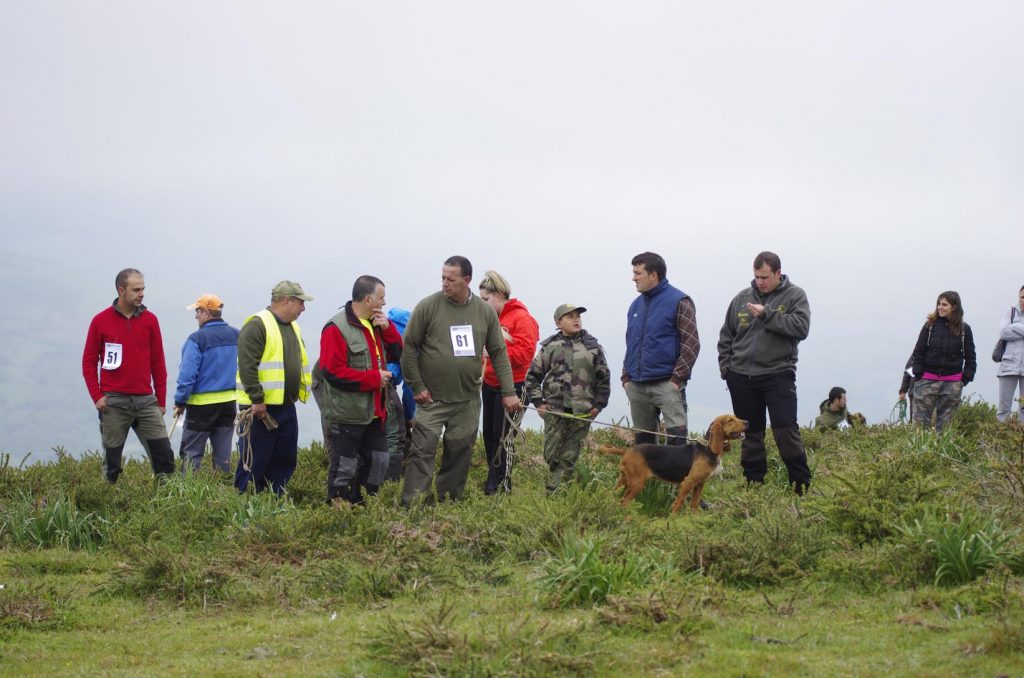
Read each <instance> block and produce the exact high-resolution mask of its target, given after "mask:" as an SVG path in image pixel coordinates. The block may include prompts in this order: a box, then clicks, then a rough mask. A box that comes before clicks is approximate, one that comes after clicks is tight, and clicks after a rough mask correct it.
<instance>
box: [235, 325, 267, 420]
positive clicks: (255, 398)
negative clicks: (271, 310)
mask: <svg viewBox="0 0 1024 678" xmlns="http://www.w3.org/2000/svg"><path fill="white" fill-rule="evenodd" d="M266 344H267V328H266V327H264V325H263V321H262V320H260V319H259V317H255V316H254V317H253V318H250V319H249V322H247V323H245V325H244V326H243V327H242V331H241V332H239V334H238V379H239V381H241V382H242V388H244V389H245V393H246V395H248V396H249V400H250V401H251V402H253V403H254V404H262V403H263V385H262V384H261V383H260V360H261V359H262V358H263V349H264V348H265V347H266Z"/></svg>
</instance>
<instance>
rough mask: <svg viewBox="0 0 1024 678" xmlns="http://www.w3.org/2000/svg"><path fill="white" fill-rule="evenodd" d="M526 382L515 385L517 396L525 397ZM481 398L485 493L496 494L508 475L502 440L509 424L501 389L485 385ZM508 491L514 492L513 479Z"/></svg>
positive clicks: (509, 481) (509, 483)
mask: <svg viewBox="0 0 1024 678" xmlns="http://www.w3.org/2000/svg"><path fill="white" fill-rule="evenodd" d="M524 384H525V382H520V383H518V384H516V385H515V389H516V395H517V396H519V397H520V398H521V397H522V396H523V386H524ZM480 397H481V400H482V405H483V408H482V409H483V413H484V414H483V436H484V456H485V457H486V458H487V481H486V482H485V483H484V493H485V494H494V493H495V492H497V491H498V486H499V485H501V484H502V483H501V481H502V480H504V479H505V475H506V474H507V473H508V457H507V455H506V453H505V448H504V447H502V446H501V445H500V444H499V443H501V438H502V437H503V436H504V435H505V433H506V432H507V430H508V423H507V422H506V421H505V408H504V407H503V406H502V404H501V387H498V388H495V387H493V386H488V385H487V384H484V385H483V388H482V389H481V390H480ZM507 489H508V491H510V492H511V491H512V479H511V478H509V479H508V485H507Z"/></svg>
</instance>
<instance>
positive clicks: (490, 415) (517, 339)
mask: <svg viewBox="0 0 1024 678" xmlns="http://www.w3.org/2000/svg"><path fill="white" fill-rule="evenodd" d="M511 296H512V288H511V287H510V286H509V284H508V281H507V280H505V278H503V277H502V276H500V275H499V274H498V273H497V272H495V271H487V273H485V274H484V278H483V280H481V281H480V298H481V299H483V300H484V301H486V302H487V303H488V304H489V305H490V306H491V308H493V309H494V312H495V313H497V314H498V321H499V322H500V323H501V332H502V334H504V335H505V345H506V346H507V348H508V360H509V362H510V363H512V381H514V382H515V387H516V394H517V395H519V396H520V397H522V395H523V384H524V383H525V382H526V373H527V371H528V370H529V369H530V363H531V362H532V361H533V354H534V353H535V352H536V350H537V341H538V340H539V339H540V328H539V327H538V326H537V321H536V320H534V319H533V316H531V315H530V312H529V311H528V310H527V309H526V307H525V306H523V304H522V302H520V301H519V300H518V299H512V298H511ZM481 395H482V397H483V418H484V425H483V434H484V450H485V455H486V457H487V482H486V483H485V484H484V494H494V493H495V492H497V491H498V487H499V486H500V487H501V488H502V489H504V490H505V491H506V492H511V491H512V479H511V477H509V473H508V464H507V461H508V460H507V459H506V458H505V450H504V449H503V448H501V446H499V445H498V443H499V442H500V441H501V438H502V436H503V435H505V431H506V424H505V408H503V407H502V406H501V386H500V384H499V383H498V375H497V374H495V372H494V366H493V365H492V364H491V360H490V358H488V357H487V355H486V354H485V355H484V384H483V389H482V391H481Z"/></svg>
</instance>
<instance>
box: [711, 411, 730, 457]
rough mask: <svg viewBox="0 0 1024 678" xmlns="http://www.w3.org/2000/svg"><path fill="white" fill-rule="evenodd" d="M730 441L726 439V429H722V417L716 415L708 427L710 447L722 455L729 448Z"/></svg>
mask: <svg viewBox="0 0 1024 678" xmlns="http://www.w3.org/2000/svg"><path fill="white" fill-rule="evenodd" d="M728 445H729V441H727V440H726V439H725V431H723V430H722V418H721V417H715V420H714V421H713V422H711V428H709V429H708V447H710V448H711V451H712V452H714V453H715V454H717V455H722V454H724V453H725V451H726V450H727V449H728V447H727V446H728Z"/></svg>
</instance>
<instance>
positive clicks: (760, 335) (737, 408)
mask: <svg viewBox="0 0 1024 678" xmlns="http://www.w3.org/2000/svg"><path fill="white" fill-rule="evenodd" d="M810 326H811V308H810V305H809V304H808V303H807V295H805V294H804V291H803V290H802V289H800V288H799V287H797V286H796V285H794V284H793V283H791V282H790V281H789V278H788V277H787V276H785V275H783V274H782V262H781V261H780V260H779V256H778V255H777V254H775V253H773V252H761V253H760V254H758V255H757V257H756V258H755V259H754V279H753V280H752V281H751V283H750V287H746V288H744V289H743V290H741V291H740V293H739V294H737V295H736V297H735V298H734V299H733V300H732V303H731V304H730V305H729V310H728V311H727V313H726V315H725V323H724V324H723V325H722V331H721V333H720V334H719V338H718V367H719V370H720V371H721V373H722V379H725V382H726V384H727V385H728V387H729V395H730V397H731V398H732V407H733V412H734V413H735V414H736V416H737V417H740V418H741V419H746V420H747V422H749V426H748V427H747V432H746V437H745V438H744V440H743V448H742V452H741V456H740V463H741V464H742V465H743V475H744V476H745V477H746V479H747V480H748V481H749V482H757V483H763V482H764V476H765V473H767V471H768V464H767V457H766V454H765V448H764V434H765V424H766V418H765V409H767V410H768V415H769V416H770V417H771V423H772V435H774V436H775V442H776V444H778V447H779V455H780V456H781V457H782V461H783V462H784V463H785V464H786V469H787V471H788V472H789V484H790V485H791V486H793V488H794V490H795V491H796V493H797V494H803V492H804V490H806V489H807V487H808V486H809V485H810V482H811V470H810V469H809V468H808V466H807V454H806V453H805V452H804V443H803V440H802V439H801V438H800V426H799V424H798V423H797V418H796V405H797V401H796V360H797V344H798V343H799V342H800V341H802V340H803V339H805V338H807V333H808V332H809V331H810Z"/></svg>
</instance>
